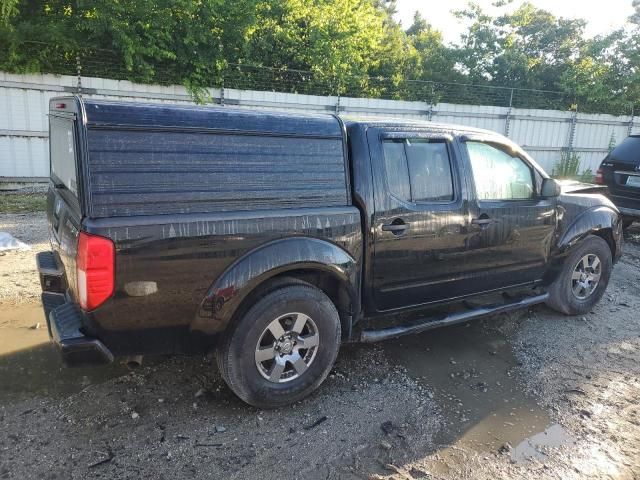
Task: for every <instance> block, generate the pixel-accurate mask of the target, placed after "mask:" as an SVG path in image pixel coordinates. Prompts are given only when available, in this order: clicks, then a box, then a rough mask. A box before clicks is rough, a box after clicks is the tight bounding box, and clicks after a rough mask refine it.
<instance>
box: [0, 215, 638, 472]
mask: <svg viewBox="0 0 640 480" xmlns="http://www.w3.org/2000/svg"><path fill="white" fill-rule="evenodd" d="M43 223H44V222H43V216H42V214H39V215H23V216H20V215H15V216H11V215H4V216H2V217H1V219H0V231H7V230H8V231H10V233H12V235H14V236H16V237H17V238H19V239H20V240H22V241H25V242H27V243H30V244H32V246H33V247H34V251H37V250H39V249H42V248H45V247H46V231H45V229H44V227H43ZM638 237H640V228H638V227H636V230H635V232H632V233H631V234H630V235H629V236H628V239H629V240H631V241H630V242H629V243H628V244H627V245H626V253H625V255H624V257H623V259H622V260H621V262H620V263H619V264H618V265H616V267H615V270H614V274H613V277H612V282H611V284H610V287H609V289H608V291H607V294H606V295H605V298H604V299H603V301H602V302H601V303H600V305H598V306H597V307H596V308H595V309H594V311H593V312H592V313H590V314H588V315H586V316H584V317H565V316H562V315H559V314H556V313H555V312H552V311H551V310H549V309H547V308H546V307H543V306H540V307H536V308H534V309H532V310H530V311H528V312H520V313H518V314H512V315H510V316H501V317H498V318H493V319H487V320H484V321H481V322H475V323H471V324H468V325H461V326H456V327H451V328H445V329H440V330H438V331H433V332H427V333H424V334H421V335H416V336H412V337H406V338H404V339H399V340H395V341H389V342H383V343H380V344H376V345H350V346H345V347H343V349H342V350H341V353H340V356H339V358H338V362H337V364H336V366H335V368H334V370H333V372H332V374H331V375H330V377H329V379H328V380H327V381H326V382H325V384H324V385H323V386H322V387H321V388H320V389H319V391H318V392H317V393H316V394H314V395H312V396H311V397H310V398H308V399H306V400H304V401H302V402H299V403H297V404H295V405H293V406H291V407H288V408H283V409H279V410H275V411H260V410H256V409H254V408H251V407H248V406H246V405H244V404H242V403H241V402H240V401H238V400H237V399H236V398H235V397H234V396H233V394H232V393H231V392H230V391H229V390H228V388H227V387H226V386H225V385H224V383H223V382H222V380H221V379H220V377H219V375H218V373H217V371H216V368H215V365H214V362H212V361H211V359H210V358H188V357H172V358H168V357H166V358H165V357H161V358H151V359H145V363H144V365H143V366H142V367H140V368H138V369H135V370H129V369H127V368H125V367H123V366H119V365H114V366H110V367H105V368H94V369H64V368H62V367H61V366H60V364H59V361H58V360H57V357H56V355H55V351H54V350H53V349H52V347H51V346H50V345H48V344H46V343H42V342H45V341H46V339H47V334H46V329H43V328H40V329H33V328H29V327H33V323H34V322H35V321H38V322H41V321H42V318H41V315H42V314H41V313H40V311H39V308H38V305H37V303H35V299H37V296H38V288H39V286H38V282H37V278H35V270H34V269H33V265H34V260H33V254H34V251H32V252H27V253H24V254H23V253H7V254H6V255H5V256H2V257H0V278H2V284H1V285H0V294H1V296H0V385H3V388H0V478H12V479H13V478H15V479H25V478H51V479H55V478H83V479H84V478H98V477H103V478H154V479H156V478H160V479H161V478H231V479H234V478H235V479H244V478H247V479H249V478H258V477H260V478H265V479H270V478H308V479H315V478H323V479H324V478H348V479H351V478H354V479H355V478H393V479H408V478H444V479H452V480H453V479H460V478H474V479H476V478H477V479H487V480H489V479H491V480H493V479H495V478H505V479H507V478H508V479H512V478H522V479H524V478H532V477H534V476H535V477H536V478H543V479H547V478H548V479H557V478H561V479H565V478H566V479H573V478H575V479H578V478H579V479H587V478H588V479H592V478H595V479H625V480H626V479H638V478H640V406H639V404H638V398H640V348H639V347H640V315H638V310H639V309H640V285H639V284H638V275H639V273H640V246H639V245H638V244H636V243H633V241H634V240H638ZM32 277H34V278H32ZM17 283H19V284H20V285H14V284H17ZM9 284H10V285H9ZM3 338H5V339H11V338H15V339H16V340H15V342H18V343H19V342H23V343H22V344H21V345H23V347H22V348H18V347H17V346H15V345H13V343H11V344H7V343H10V342H6V341H5V342H4V343H3V341H2V339H3ZM2 349H4V350H2Z"/></svg>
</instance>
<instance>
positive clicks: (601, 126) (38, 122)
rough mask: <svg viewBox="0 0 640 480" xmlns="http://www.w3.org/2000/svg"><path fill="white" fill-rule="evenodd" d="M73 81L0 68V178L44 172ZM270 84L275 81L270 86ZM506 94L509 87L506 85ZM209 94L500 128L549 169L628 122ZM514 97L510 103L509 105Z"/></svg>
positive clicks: (185, 96) (138, 98)
mask: <svg viewBox="0 0 640 480" xmlns="http://www.w3.org/2000/svg"><path fill="white" fill-rule="evenodd" d="M77 81H78V79H77V77H74V76H68V75H15V74H8V73H3V72H0V180H2V178H3V177H4V178H5V179H6V178H14V177H24V178H26V179H36V178H42V177H48V172H49V166H48V165H49V160H48V146H47V138H46V137H47V116H46V115H47V110H48V102H49V99H50V98H52V97H54V96H57V95H64V94H69V93H75V92H76V91H77V86H78V85H77ZM81 87H82V94H83V95H85V96H90V97H94V96H95V97H98V98H104V99H113V100H120V101H123V100H124V101H132V102H161V103H180V104H186V103H191V102H192V98H191V96H190V95H189V92H188V91H187V90H186V88H185V87H183V86H180V85H169V86H165V85H146V84H135V83H132V82H130V81H128V80H113V79H108V78H93V77H83V78H82V84H81ZM276 88H277V86H276V85H274V90H275V89H276ZM505 92H507V93H508V92H509V89H506V90H505ZM309 93H315V92H314V91H309ZM516 93H517V92H516ZM208 94H209V95H210V97H211V100H212V101H213V102H214V103H216V104H223V105H225V106H230V107H239V108H254V109H276V110H282V111H301V110H302V111H313V112H325V113H339V114H340V115H342V116H344V117H345V118H371V117H387V118H389V117H392V118H403V119H411V120H431V121H434V122H438V123H453V124H461V125H468V126H473V127H479V128H485V129H489V130H493V131H496V132H499V133H501V134H507V135H508V136H509V138H511V139H512V140H514V141H515V142H516V143H519V144H520V145H522V146H523V147H524V148H525V150H527V151H528V152H529V153H530V154H531V155H532V156H533V157H534V158H535V159H536V160H538V162H539V163H540V164H541V165H542V166H543V167H544V168H545V169H546V170H547V171H549V172H551V171H552V169H553V166H554V165H555V163H556V162H557V161H558V160H559V158H560V155H561V152H562V151H563V150H573V151H574V152H575V153H576V154H578V155H579V156H580V158H581V166H582V169H583V170H584V169H591V170H592V171H595V169H596V168H597V166H598V164H599V162H600V161H601V160H602V158H603V157H604V156H605V155H606V152H607V151H608V146H609V142H610V140H611V136H612V135H613V136H614V137H615V142H616V143H619V142H621V141H622V140H623V139H624V138H626V136H627V134H628V133H629V131H630V123H629V122H630V120H631V117H630V116H613V115H600V114H581V113H579V114H577V115H575V114H574V113H573V112H570V111H559V110H543V109H522V108H509V106H508V105H509V98H507V97H505V98H504V99H502V100H504V101H502V100H501V101H500V102H497V103H499V104H500V105H501V106H491V105H461V104H453V103H439V104H431V103H429V101H425V102H419V101H400V100H389V99H371V98H354V97H337V96H322V95H309V94H301V93H281V92H276V91H258V90H238V89H227V88H211V89H209V90H208ZM505 95H506V93H505ZM542 100H544V99H543V98H542V97H541V102H540V103H542V104H544V103H545V102H542ZM488 101H490V100H488ZM517 103H518V102H515V101H514V105H516V106H517ZM574 116H575V124H574V123H573V120H574ZM631 131H632V132H633V133H640V118H635V119H634V123H633V124H632V125H631Z"/></svg>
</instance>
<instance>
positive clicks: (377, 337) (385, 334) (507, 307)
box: [360, 293, 549, 343]
mask: <svg viewBox="0 0 640 480" xmlns="http://www.w3.org/2000/svg"><path fill="white" fill-rule="evenodd" d="M548 298H549V294H548V293H544V294H542V295H536V296H533V297H525V298H523V299H520V300H516V301H513V302H509V303H502V304H499V305H486V306H479V307H477V308H475V309H473V310H468V311H465V312H456V313H452V314H449V315H446V316H444V317H429V318H425V319H423V320H421V321H419V322H418V323H414V324H411V325H399V326H396V327H389V328H383V329H380V330H363V331H362V333H361V334H360V341H361V342H364V343H373V342H379V341H381V340H388V339H390V338H396V337H400V336H402V335H409V334H411V333H420V332H424V331H426V330H431V329H433V328H438V327H444V326H447V325H455V324H456V323H463V322H466V321H469V320H474V319H476V318H480V317H484V316H487V315H496V314H498V313H504V312H510V311H512V310H518V309H521V308H525V307H530V306H531V305H536V304H538V303H543V302H544V301H546V300H547V299H548Z"/></svg>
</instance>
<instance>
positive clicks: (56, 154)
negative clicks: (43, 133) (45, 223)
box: [49, 117, 78, 195]
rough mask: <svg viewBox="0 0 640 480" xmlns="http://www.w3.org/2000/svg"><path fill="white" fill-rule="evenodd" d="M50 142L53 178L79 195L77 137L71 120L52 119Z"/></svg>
mask: <svg viewBox="0 0 640 480" xmlns="http://www.w3.org/2000/svg"><path fill="white" fill-rule="evenodd" d="M49 141H50V142H51V146H50V150H49V151H50V156H51V176H52V178H53V179H54V181H55V182H56V183H57V184H58V185H60V184H62V185H63V186H65V187H67V188H68V189H69V190H70V191H71V192H73V193H74V195H77V194H78V186H77V183H76V155H75V145H76V143H75V135H74V132H73V122H72V121H71V120H66V119H61V118H56V117H51V132H50V138H49Z"/></svg>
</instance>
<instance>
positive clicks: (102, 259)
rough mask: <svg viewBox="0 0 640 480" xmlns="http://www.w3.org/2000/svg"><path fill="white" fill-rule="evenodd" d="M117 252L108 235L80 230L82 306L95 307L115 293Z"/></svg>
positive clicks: (78, 269) (79, 255)
mask: <svg viewBox="0 0 640 480" xmlns="http://www.w3.org/2000/svg"><path fill="white" fill-rule="evenodd" d="M115 255H116V253H115V246H114V245H113V242H112V241H111V240H109V239H108V238H104V237H99V236H97V235H89V234H88V233H84V232H80V236H79V239H78V254H77V257H76V272H77V275H78V300H79V302H80V307H82V309H83V310H94V309H95V308H97V307H99V306H100V305H102V304H103V303H104V302H105V301H106V300H107V299H108V298H109V297H110V296H111V295H112V294H113V290H114V287H115Z"/></svg>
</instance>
